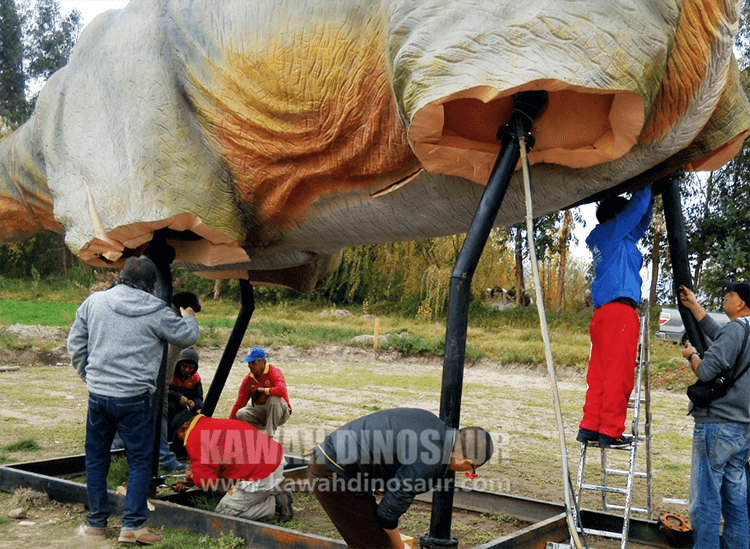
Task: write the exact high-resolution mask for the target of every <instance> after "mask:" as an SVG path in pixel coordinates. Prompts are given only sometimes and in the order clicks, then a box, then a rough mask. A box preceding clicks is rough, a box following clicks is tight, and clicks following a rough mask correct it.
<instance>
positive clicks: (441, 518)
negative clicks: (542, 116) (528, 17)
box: [419, 91, 547, 548]
mask: <svg viewBox="0 0 750 549" xmlns="http://www.w3.org/2000/svg"><path fill="white" fill-rule="evenodd" d="M546 104H547V94H546V92H543V91H542V92H525V93H522V94H519V95H517V96H516V97H515V98H514V105H513V110H512V114H511V122H510V124H508V125H507V126H504V127H502V128H500V130H499V131H498V139H501V143H502V144H501V149H500V154H499V155H498V157H497V160H496V161H495V165H494V167H493V168H492V173H491V174H490V178H489V181H488V182H487V186H486V187H485V189H484V193H483V194H482V198H481V199H480V201H479V206H478V207H477V211H476V213H475V214H474V219H473V220H472V222H471V225H470V226H469V230H468V232H467V233H466V239H465V240H464V245H463V247H462V248H461V253H460V254H459V256H458V260H457V261H456V266H455V267H454V269H453V273H452V274H451V280H450V291H449V295H448V322H447V326H446V330H445V355H444V358H443V382H442V383H443V384H442V391H441V394H440V419H442V420H443V421H444V422H445V423H446V425H448V427H452V428H455V429H457V428H458V425H459V419H460V415H461V390H462V388H463V375H464V358H465V353H466V330H467V325H468V320H469V297H470V294H471V279H472V277H473V276H474V271H475V270H476V267H477V263H478V262H479V258H480V257H481V255H482V251H483V250H484V246H485V244H486V243H487V238H488V237H489V235H490V231H491V230H492V226H493V225H494V224H495V219H496V218H497V213H498V211H499V210H500V206H501V205H502V203H503V198H505V193H506V191H507V190H508V185H509V184H510V181H511V178H512V177H513V172H514V171H515V169H516V165H517V164H518V159H519V157H520V145H519V141H518V136H517V134H516V129H515V128H516V126H515V117H516V116H520V117H521V120H522V124H523V128H524V132H525V133H526V134H529V132H530V131H531V125H532V123H533V121H534V119H535V118H536V117H537V116H538V114H539V113H540V112H541V110H542V109H543V108H544V106H546ZM525 139H526V140H527V142H529V143H532V142H533V140H532V139H531V136H530V135H528V136H527V137H526V136H525ZM454 478H455V474H454V473H453V471H448V474H447V475H446V476H445V479H444V481H443V484H442V487H440V488H437V489H436V490H435V493H434V495H433V500H432V516H431V519H430V532H429V534H424V535H422V536H421V538H420V540H419V541H420V545H421V547H422V548H437V547H457V546H458V540H457V539H456V538H452V537H451V535H450V532H451V518H452V510H453V488H454Z"/></svg>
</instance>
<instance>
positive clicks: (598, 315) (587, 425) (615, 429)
mask: <svg viewBox="0 0 750 549" xmlns="http://www.w3.org/2000/svg"><path fill="white" fill-rule="evenodd" d="M639 331H640V326H639V322H638V313H637V312H636V311H635V309H633V308H632V307H628V306H627V305H625V304H623V303H607V304H606V305H602V306H601V307H599V308H597V309H596V310H595V311H594V316H593V318H592V319H591V326H590V327H589V333H590V335H591V357H590V358H589V370H588V374H587V375H586V382H587V383H588V386H589V387H588V390H587V391H586V402H585V403H584V404H583V419H582V420H581V424H580V425H579V427H580V428H581V429H588V430H590V431H596V432H598V433H601V434H603V435H608V436H610V437H614V438H618V437H619V436H620V435H622V433H623V431H624V430H625V419H626V418H627V415H628V400H629V399H630V393H632V392H633V385H634V384H635V364H636V355H637V354H638V333H639Z"/></svg>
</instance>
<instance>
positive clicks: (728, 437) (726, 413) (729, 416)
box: [679, 280, 750, 549]
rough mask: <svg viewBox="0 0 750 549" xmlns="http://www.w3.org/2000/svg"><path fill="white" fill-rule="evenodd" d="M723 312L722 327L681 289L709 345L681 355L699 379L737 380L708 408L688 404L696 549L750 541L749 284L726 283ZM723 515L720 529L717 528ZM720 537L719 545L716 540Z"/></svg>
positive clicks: (686, 349) (687, 348)
mask: <svg viewBox="0 0 750 549" xmlns="http://www.w3.org/2000/svg"><path fill="white" fill-rule="evenodd" d="M723 286H724V289H725V290H726V291H727V294H726V298H725V300H724V312H725V313H726V314H727V316H728V317H729V320H730V321H731V322H729V323H728V324H725V325H724V326H722V325H720V324H719V323H718V322H716V321H715V320H714V319H712V318H711V317H710V316H708V315H707V314H706V310H705V309H704V308H703V307H701V306H700V305H699V304H698V302H697V300H696V299H695V294H693V292H692V291H690V289H688V288H686V287H684V286H681V287H680V289H679V290H680V302H681V303H682V305H684V306H685V307H687V308H688V309H689V310H690V312H691V313H693V316H695V319H696V320H697V321H698V326H699V327H700V328H701V330H703V332H704V333H705V334H706V335H707V336H708V337H709V338H711V340H712V341H713V343H712V344H711V346H710V347H709V348H708V349H707V350H706V352H705V353H704V354H703V358H701V357H700V355H698V353H697V351H696V350H695V347H693V346H692V345H690V344H688V345H686V346H685V347H684V348H683V349H682V356H683V357H684V358H686V359H687V360H688V362H689V363H690V367H691V369H692V370H693V373H694V374H695V375H696V376H697V377H698V378H699V379H700V380H702V381H711V380H712V379H714V378H715V377H716V376H718V375H719V374H722V373H723V374H725V375H728V376H729V377H731V378H736V381H735V382H734V384H733V385H731V386H730V387H729V389H728V390H727V392H726V394H725V395H724V396H722V397H719V398H717V399H715V400H713V401H712V402H711V404H710V405H709V407H708V408H700V407H697V406H694V405H693V404H692V403H691V404H690V413H691V414H692V415H693V418H694V419H695V428H694V430H693V455H692V462H691V469H690V504H689V508H688V509H689V512H690V525H691V526H692V529H693V540H694V542H695V545H694V548H695V549H710V548H713V547H743V548H744V547H747V546H748V543H750V538H749V537H748V529H749V528H750V520H748V507H747V460H748V456H750V371H748V372H745V373H744V374H743V375H742V376H740V375H739V374H740V373H742V372H743V371H744V368H745V366H746V365H747V364H748V363H750V344H748V337H749V336H750V325H748V321H750V284H748V283H747V282H732V281H730V280H725V281H724V282H723ZM722 517H723V518H724V528H723V530H722V528H721V522H722V520H721V519H722ZM720 537H721V542H720Z"/></svg>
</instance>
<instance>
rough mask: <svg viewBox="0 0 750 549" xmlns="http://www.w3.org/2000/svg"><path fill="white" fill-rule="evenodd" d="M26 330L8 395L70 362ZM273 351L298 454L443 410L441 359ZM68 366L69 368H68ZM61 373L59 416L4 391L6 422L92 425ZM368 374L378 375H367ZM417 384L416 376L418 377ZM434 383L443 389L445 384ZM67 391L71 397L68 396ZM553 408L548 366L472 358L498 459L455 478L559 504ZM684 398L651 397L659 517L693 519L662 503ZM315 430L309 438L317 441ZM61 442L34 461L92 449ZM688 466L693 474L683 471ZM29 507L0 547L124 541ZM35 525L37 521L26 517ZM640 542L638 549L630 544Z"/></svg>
mask: <svg viewBox="0 0 750 549" xmlns="http://www.w3.org/2000/svg"><path fill="white" fill-rule="evenodd" d="M17 330H18V333H17V334H16V335H15V337H16V338H19V339H21V338H25V337H27V338H28V341H29V342H30V343H29V346H28V347H26V348H19V349H14V350H10V349H2V348H0V368H2V367H3V366H13V365H18V366H20V368H21V370H20V371H19V372H5V373H0V391H2V389H3V387H7V384H8V383H11V384H12V383H13V382H14V381H13V380H15V382H20V383H29V382H30V379H31V377H33V376H31V377H29V374H28V371H29V368H30V367H31V366H34V365H40V364H47V365H50V364H52V365H54V364H60V365H61V366H64V367H66V368H70V366H69V365H67V364H68V363H69V359H68V357H67V355H66V354H65V347H64V341H65V340H64V338H65V334H64V333H62V334H61V333H60V332H56V331H54V330H47V329H44V328H42V327H28V332H24V328H22V327H19V328H17ZM24 334H25V335H24ZM40 341H43V342H44V347H45V348H46V349H52V351H48V350H41V348H40V347H38V345H39V342H40ZM198 350H199V353H200V357H201V366H200V374H201V377H202V378H203V383H204V391H207V390H208V387H209V385H210V382H211V380H212V379H213V376H214V373H215V371H216V368H217V366H218V363H219V360H220V359H221V357H222V354H223V349H221V348H212V347H203V348H200V349H198ZM266 350H267V352H268V354H269V357H270V362H272V363H273V364H275V365H276V366H279V367H280V368H281V369H282V370H283V371H284V373H285V375H286V376H287V381H288V382H289V386H290V397H291V400H292V405H293V407H294V413H293V414H292V417H291V419H290V421H289V422H288V423H287V424H286V425H285V426H284V428H283V429H284V433H283V434H282V435H281V436H280V437H278V438H280V440H279V442H281V443H282V445H284V448H285V451H286V452H287V453H290V454H294V455H301V454H303V453H304V452H306V451H309V450H311V449H312V448H313V447H314V445H315V443H316V442H319V441H320V440H321V439H322V436H324V435H325V434H326V433H327V432H330V430H333V429H334V428H336V427H338V426H339V425H340V424H341V423H342V422H343V421H342V419H341V418H346V417H349V416H351V415H352V414H355V415H354V417H356V416H357V415H363V414H366V413H368V412H369V411H372V410H377V409H384V408H392V407H397V406H414V407H421V408H425V409H428V410H431V411H433V412H436V413H437V412H438V407H439V391H438V392H437V393H436V392H435V391H434V389H428V388H425V387H424V385H425V380H433V381H434V380H440V378H441V374H442V359H440V358H436V357H403V356H401V355H400V354H399V353H397V352H392V351H376V350H373V349H367V348H359V347H337V346H329V345H321V346H319V347H316V348H312V349H299V348H293V347H268V348H267V349H266ZM50 353H51V354H50ZM63 371H64V370H63V368H61V372H63ZM24 372H26V373H24ZM246 373H247V371H246V369H244V368H241V367H239V366H237V364H236V363H235V366H234V367H233V369H232V371H231V372H230V375H229V378H228V379H227V382H226V385H225V390H224V394H223V395H222V398H221V399H220V401H219V404H218V406H217V409H216V412H215V414H214V415H215V416H216V417H227V416H228V414H229V410H230V409H231V406H232V404H233V402H234V397H235V394H236V393H235V391H236V389H237V387H239V384H240V382H241V380H242V378H243V377H244V375H245V374H246ZM556 375H557V381H558V384H557V391H558V394H559V400H560V403H561V406H562V410H563V423H564V434H565V444H566V448H567V460H568V462H569V468H570V470H571V475H572V476H573V480H574V481H575V475H576V468H577V466H578V461H579V455H578V448H579V445H578V444H577V443H576V442H575V435H576V433H577V430H578V429H577V425H578V421H579V420H580V410H581V405H582V403H583V398H584V394H585V379H584V377H583V375H582V374H581V373H579V372H575V371H573V370H572V369H567V368H559V369H558V371H557V374H556ZM2 376H16V377H6V378H3V377H2ZM326 376H329V377H331V376H333V377H340V378H344V377H346V376H355V377H357V376H358V378H361V382H359V383H358V381H357V379H355V381H354V382H353V384H354V386H356V387H357V390H351V389H346V390H344V389H340V388H338V387H327V386H325V384H324V383H323V382H321V381H320V380H321V379H322V378H325V377H326ZM377 376H386V377H385V378H378V377H377ZM60 377H61V382H60V385H59V386H58V387H55V388H53V389H52V390H57V391H60V392H61V395H62V397H61V404H60V409H59V410H57V412H58V413H57V417H55V418H50V417H49V416H47V415H45V414H42V413H40V414H39V416H38V417H37V418H36V419H34V418H35V417H36V416H35V414H34V410H33V408H31V407H29V406H26V407H25V408H19V406H18V403H14V402H13V401H12V399H8V398H0V421H2V420H3V419H6V418H12V419H13V420H22V419H23V420H24V421H28V422H29V423H31V424H34V423H36V422H53V423H54V422H55V421H66V422H79V423H80V425H81V429H83V428H84V424H83V422H84V420H85V387H83V389H82V388H81V386H82V384H81V383H80V380H78V378H77V376H76V375H75V373H74V372H72V369H70V370H68V371H67V373H66V374H61V376H60ZM367 378H373V379H375V380H376V381H375V382H372V381H368V380H367ZM378 379H397V380H399V383H401V385H402V387H400V388H399V390H400V391H401V392H400V393H399V395H400V396H399V399H398V400H394V396H393V395H394V390H392V389H388V388H384V387H382V386H380V385H379V384H378V382H377V380H378ZM411 379H413V380H414V383H411V382H410V380H411ZM420 384H421V385H420ZM437 384H438V385H439V381H438V382H437ZM434 385H435V384H434V383H433V386H434ZM69 393H70V394H69ZM73 393H75V394H73ZM404 394H405V395H406V397H404ZM66 395H67V396H71V398H70V399H67V398H66ZM73 397H75V398H73ZM552 403H553V398H552V392H551V389H550V382H549V378H548V375H547V371H546V368H545V367H538V368H531V369H530V368H527V367H523V366H519V365H504V364H498V363H493V362H491V361H489V360H485V359H482V360H479V361H477V362H476V363H471V364H467V365H466V369H465V373H464V391H463V394H462V412H461V413H462V416H461V419H462V421H461V422H462V424H464V425H468V424H474V425H482V426H484V427H486V428H487V429H488V430H490V431H491V432H492V434H493V437H494V439H495V447H496V455H495V457H494V458H493V461H492V462H491V463H490V464H488V465H486V466H485V467H483V468H482V469H480V478H479V479H477V480H474V481H470V480H468V479H464V478H461V477H457V482H459V483H467V484H470V485H473V486H475V487H478V488H486V489H490V490H496V491H501V492H504V493H507V494H510V495H513V496H521V497H527V498H533V499H539V500H544V501H552V502H562V501H563V490H562V480H561V478H562V473H561V457H560V443H559V441H558V435H557V428H556V420H555V415H554V408H553V405H552ZM686 404H687V398H686V397H685V396H684V394H674V393H671V392H670V391H664V390H654V391H653V393H652V400H651V409H652V414H653V415H654V417H656V418H659V419H658V421H654V422H653V423H652V427H651V432H652V441H653V442H652V453H653V456H654V462H655V472H654V478H655V484H654V486H655V487H654V495H653V501H654V510H653V516H654V517H658V515H659V513H661V512H663V511H670V512H674V513H677V514H682V515H683V516H686V515H687V513H686V509H685V508H684V507H681V506H679V504H678V505H677V506H675V505H674V504H671V503H664V501H665V498H666V500H670V501H671V500H681V499H685V498H686V497H687V487H688V482H689V467H688V466H689V462H690V451H689V443H688V442H686V441H689V440H690V437H691V435H692V422H691V420H690V418H689V417H686V416H685V407H686ZM311 433H312V437H313V438H312V439H310V438H309V435H310V434H311ZM303 434H304V436H303ZM316 436H317V437H318V438H317V440H316V439H315V437H316ZM674 445H677V446H678V447H681V448H683V451H682V452H673V451H672V450H671V447H673V446H674ZM64 446H65V445H64V444H63V445H61V447H58V448H57V450H56V451H55V450H54V449H53V450H52V451H51V452H49V451H46V450H45V452H44V454H45V455H43V456H39V458H35V459H45V458H47V457H52V455H57V456H61V455H71V454H76V453H82V452H83V448H78V449H73V448H67V447H64ZM685 448H687V450H686V451H685V450H684V449H685ZM640 451H641V450H639V452H640ZM622 454H624V453H622ZM597 458H598V453H597V454H595V455H592V456H591V457H590V460H591V462H597V463H598V461H599V460H598V459H597ZM589 463H590V462H589ZM660 466H661V467H663V468H664V469H665V470H664V471H663V475H662V471H661V470H658V468H659V467H660ZM676 469H679V471H680V473H679V475H678V476H676V477H675V474H674V473H671V472H670V471H674V470H676ZM686 470H688V473H687V474H685V473H684V471H686ZM592 471H593V469H592ZM635 497H636V504H638V498H640V501H642V500H643V498H644V494H643V489H639V490H637V491H636V495H635ZM591 498H592V499H591V500H588V501H584V503H583V506H584V507H591V508H600V507H601V498H600V496H596V497H594V496H591ZM14 505H15V502H14V501H13V500H12V498H11V496H10V495H8V494H0V517H4V516H7V513H8V511H10V510H11V509H12V508H13V507H14ZM28 507H29V509H28V518H27V519H24V520H19V519H9V522H8V524H7V525H5V526H3V525H2V523H0V538H2V539H3V541H0V549H6V548H8V549H9V548H10V547H19V546H24V547H26V548H30V549H35V548H37V547H39V548H41V547H114V546H116V535H117V530H116V523H115V521H113V526H112V532H111V535H110V537H109V538H108V539H107V540H105V541H100V542H87V543H90V544H89V545H84V544H83V539H82V538H77V537H76V536H75V531H76V528H77V526H78V525H80V524H81V523H82V522H83V519H84V516H85V512H84V509H83V506H81V505H78V506H72V507H71V506H65V505H60V504H56V503H54V502H53V503H47V502H41V503H39V502H34V503H32V504H30V505H29V506H28ZM294 509H295V519H297V520H295V521H294V524H296V523H297V522H298V521H300V522H302V523H304V524H305V525H306V530H305V531H309V532H312V533H315V534H318V535H324V536H328V537H332V538H335V539H339V536H338V534H337V532H336V531H335V529H334V528H333V527H332V526H331V525H330V521H328V519H327V517H326V516H325V514H324V513H323V512H322V510H321V509H320V507H319V506H318V505H317V502H316V501H315V499H314V498H312V497H311V496H309V495H307V494H297V495H296V496H295V503H294ZM429 514H430V508H429V506H428V505H427V504H422V503H417V504H415V505H414V506H413V508H412V510H410V511H409V516H405V517H404V520H405V521H406V523H405V525H404V526H405V528H404V531H405V533H407V534H409V535H412V536H415V537H418V536H419V535H421V534H423V533H425V532H426V531H427V529H428V526H429ZM505 519H507V517H506V518H505ZM505 519H503V520H498V518H497V517H487V516H481V515H479V514H477V513H471V512H455V513H454V517H453V528H452V532H453V535H456V536H457V537H458V538H459V539H461V540H462V541H461V547H473V546H474V545H477V544H479V542H480V540H477V539H474V538H469V535H468V534H465V533H466V532H474V531H475V530H481V529H485V530H487V531H488V532H491V534H492V537H490V538H489V539H495V538H497V537H500V536H501V535H505V534H507V533H511V532H513V531H516V530H517V529H519V528H521V527H523V524H520V523H518V522H517V521H513V520H505ZM28 522H33V523H34V524H33V525H29V524H25V523H28ZM477 523H481V524H482V526H481V528H478V527H477V526H476V524H477ZM472 535H473V534H472ZM485 541H487V540H485ZM92 543H93V545H92ZM97 543H98V545H97ZM631 546H632V547H636V545H633V544H632V543H631Z"/></svg>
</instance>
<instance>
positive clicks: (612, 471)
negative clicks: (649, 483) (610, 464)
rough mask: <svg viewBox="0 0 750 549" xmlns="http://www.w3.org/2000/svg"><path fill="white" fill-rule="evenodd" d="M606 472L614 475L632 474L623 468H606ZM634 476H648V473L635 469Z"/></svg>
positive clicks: (627, 475) (626, 475)
mask: <svg viewBox="0 0 750 549" xmlns="http://www.w3.org/2000/svg"><path fill="white" fill-rule="evenodd" d="M604 472H605V473H607V474H608V475H612V476H614V477H629V476H630V472H628V471H624V470H623V469H604ZM633 477H635V478H646V473H644V472H642V471H634V472H633Z"/></svg>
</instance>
